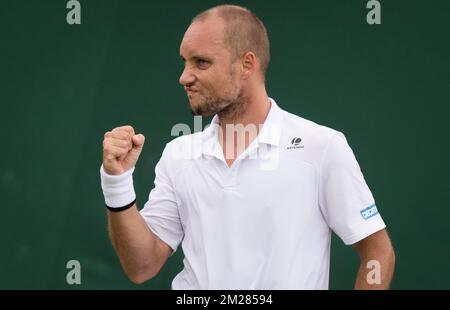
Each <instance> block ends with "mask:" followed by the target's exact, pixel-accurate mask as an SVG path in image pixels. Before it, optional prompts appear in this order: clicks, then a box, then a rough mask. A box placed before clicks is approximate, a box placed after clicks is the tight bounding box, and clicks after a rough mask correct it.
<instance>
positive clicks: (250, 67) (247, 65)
mask: <svg viewBox="0 0 450 310" xmlns="http://www.w3.org/2000/svg"><path fill="white" fill-rule="evenodd" d="M256 66H257V59H256V56H255V54H254V53H253V52H247V53H245V54H244V56H243V57H242V78H243V79H245V80H246V79H248V78H249V77H250V76H251V75H252V73H253V72H255V69H256Z"/></svg>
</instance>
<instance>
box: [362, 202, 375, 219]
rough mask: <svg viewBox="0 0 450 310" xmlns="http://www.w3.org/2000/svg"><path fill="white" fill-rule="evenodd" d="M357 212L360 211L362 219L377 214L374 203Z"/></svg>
mask: <svg viewBox="0 0 450 310" xmlns="http://www.w3.org/2000/svg"><path fill="white" fill-rule="evenodd" d="M359 213H361V216H362V217H363V219H364V220H368V219H370V218H371V217H372V216H375V215H377V214H378V209H377V206H376V205H371V206H370V207H367V208H365V209H363V210H361V211H359Z"/></svg>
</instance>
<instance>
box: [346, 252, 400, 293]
mask: <svg viewBox="0 0 450 310" xmlns="http://www.w3.org/2000/svg"><path fill="white" fill-rule="evenodd" d="M394 266H395V255H394V252H393V251H392V250H387V251H385V252H382V253H378V254H374V255H368V256H367V257H363V258H361V264H360V266H359V270H358V274H357V276H356V281H355V289H356V290H375V289H378V290H386V289H389V288H390V285H391V281H392V277H393V274H394Z"/></svg>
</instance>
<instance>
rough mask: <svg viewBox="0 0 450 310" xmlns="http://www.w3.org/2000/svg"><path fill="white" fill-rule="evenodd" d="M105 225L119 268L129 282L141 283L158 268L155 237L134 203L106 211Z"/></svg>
mask: <svg viewBox="0 0 450 310" xmlns="http://www.w3.org/2000/svg"><path fill="white" fill-rule="evenodd" d="M108 228H109V235H110V238H111V241H112V243H113V245H114V248H115V250H116V252H117V255H118V256H119V259H120V263H121V265H122V268H123V269H124V271H125V273H126V274H127V276H128V277H129V278H130V279H131V280H132V281H133V282H136V283H142V282H143V281H145V280H146V279H149V278H151V277H153V276H154V275H155V274H156V273H157V272H158V271H159V267H157V266H159V263H160V262H158V261H157V260H158V259H157V257H158V255H157V250H158V249H157V242H156V238H157V237H156V236H155V235H154V234H153V233H152V231H151V230H150V229H149V228H148V226H147V224H146V223H145V221H144V219H143V218H142V216H141V215H140V214H139V211H138V210H137V208H136V205H134V206H133V207H131V208H129V209H128V210H125V211H122V212H110V211H108Z"/></svg>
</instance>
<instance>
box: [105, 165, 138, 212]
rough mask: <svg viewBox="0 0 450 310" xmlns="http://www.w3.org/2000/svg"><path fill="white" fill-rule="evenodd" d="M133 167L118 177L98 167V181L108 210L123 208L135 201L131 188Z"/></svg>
mask: <svg viewBox="0 0 450 310" xmlns="http://www.w3.org/2000/svg"><path fill="white" fill-rule="evenodd" d="M133 171H134V167H133V168H131V169H130V170H128V171H126V172H124V173H122V174H120V175H110V174H107V173H106V172H105V170H104V169H103V165H102V166H101V167H100V179H101V183H102V190H103V196H105V203H106V206H107V207H109V208H110V209H114V208H123V207H124V206H127V205H129V204H130V203H132V202H133V201H135V200H136V194H135V192H134V186H133Z"/></svg>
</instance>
